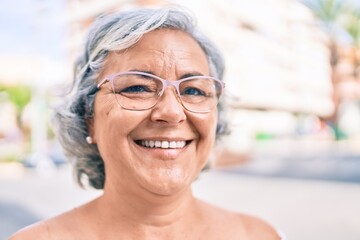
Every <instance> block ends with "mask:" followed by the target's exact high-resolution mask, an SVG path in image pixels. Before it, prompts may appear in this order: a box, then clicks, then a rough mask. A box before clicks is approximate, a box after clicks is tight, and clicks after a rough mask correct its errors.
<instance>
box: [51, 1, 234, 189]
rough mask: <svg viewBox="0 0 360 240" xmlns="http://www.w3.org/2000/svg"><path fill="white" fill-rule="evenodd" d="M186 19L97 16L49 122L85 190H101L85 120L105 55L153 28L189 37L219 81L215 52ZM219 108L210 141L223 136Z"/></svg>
mask: <svg viewBox="0 0 360 240" xmlns="http://www.w3.org/2000/svg"><path fill="white" fill-rule="evenodd" d="M195 25H196V24H195V22H194V20H193V18H192V17H191V15H190V14H188V13H187V12H186V11H184V10H183V9H179V8H174V7H165V8H159V9H145V8H144V9H137V10H132V11H126V12H115V13H110V14H107V15H103V16H100V17H98V18H97V19H96V21H95V22H94V23H93V25H92V27H91V28H90V31H89V34H88V38H87V42H86V44H85V49H84V50H85V51H84V53H83V54H82V55H81V56H80V58H79V59H78V61H77V62H76V63H75V73H74V77H75V80H74V82H73V84H72V88H71V91H70V92H69V94H67V96H66V99H65V101H64V103H63V104H62V105H60V106H58V107H57V108H56V109H55V113H54V117H53V120H54V121H53V123H54V129H55V132H56V133H57V136H58V139H59V142H60V143H61V145H62V147H63V149H64V152H65V155H66V156H67V157H68V158H69V160H70V162H71V163H72V164H73V167H74V173H75V175H76V178H77V181H78V183H79V184H80V185H81V186H83V184H82V178H83V177H84V176H85V177H87V179H88V183H89V184H90V186H92V187H94V188H96V189H102V188H103V187H104V182H105V168H104V161H103V159H102V157H101V156H100V153H99V150H98V148H97V146H96V145H95V144H88V143H87V142H86V140H85V139H86V137H87V136H88V135H89V132H88V127H87V121H88V120H89V119H91V118H92V117H93V109H94V108H93V107H94V99H95V93H96V90H97V87H96V79H97V78H98V77H99V74H100V73H101V71H102V69H103V67H104V64H105V60H106V57H107V56H108V54H109V53H110V52H113V51H122V50H125V49H127V48H129V47H131V46H133V45H134V44H135V43H137V42H138V41H139V39H140V38H141V37H142V36H143V35H144V34H146V33H148V32H150V31H154V30H156V29H174V30H181V31H184V32H186V33H188V34H189V35H190V36H192V37H193V38H194V39H195V40H196V41H197V42H198V43H199V45H200V46H201V48H202V49H203V51H204V52H205V54H206V55H207V58H208V62H209V66H210V74H211V75H212V76H213V77H216V78H219V79H222V77H223V73H224V62H223V59H222V56H221V54H220V52H219V51H218V49H217V48H216V47H215V46H214V45H213V43H211V41H210V40H209V39H208V38H207V37H205V36H204V35H203V34H201V33H200V32H198V31H197V29H196V28H195ZM223 113H224V109H223V103H222V102H220V103H219V105H218V124H217V129H216V139H219V137H220V136H222V135H224V134H225V133H227V124H226V122H225V120H224V116H223V115H224V114H223Z"/></svg>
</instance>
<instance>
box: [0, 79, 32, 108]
mask: <svg viewBox="0 0 360 240" xmlns="http://www.w3.org/2000/svg"><path fill="white" fill-rule="evenodd" d="M0 92H6V93H8V96H9V99H10V101H11V102H13V103H14V104H15V105H16V107H17V108H18V110H19V111H20V112H21V111H22V110H23V109H24V107H25V106H26V104H28V103H29V102H30V100H31V88H30V87H28V86H24V85H18V86H1V85H0Z"/></svg>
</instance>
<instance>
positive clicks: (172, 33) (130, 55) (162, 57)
mask: <svg viewBox="0 0 360 240" xmlns="http://www.w3.org/2000/svg"><path fill="white" fill-rule="evenodd" d="M134 69H136V70H147V71H155V72H156V71H160V72H158V73H161V72H163V71H171V70H174V71H197V72H201V73H202V74H204V75H205V74H209V64H208V61H207V56H206V54H205V52H204V51H203V50H202V48H201V47H200V45H199V44H198V43H197V42H196V41H195V40H194V39H193V38H192V37H191V36H190V35H189V34H188V33H186V32H183V31H180V30H171V29H160V30H155V31H152V32H149V33H147V34H145V35H144V36H143V37H142V38H141V39H140V40H139V42H137V43H136V44H134V45H133V46H132V47H130V48H128V49H126V50H123V51H121V52H111V53H110V54H109V56H108V57H107V61H106V63H105V68H104V70H105V72H107V73H113V72H115V71H128V70H134Z"/></svg>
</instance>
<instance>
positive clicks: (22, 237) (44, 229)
mask: <svg viewBox="0 0 360 240" xmlns="http://www.w3.org/2000/svg"><path fill="white" fill-rule="evenodd" d="M27 239H29V240H30V239H37V240H45V239H51V238H50V234H49V228H48V225H47V223H46V222H39V223H35V224H33V225H30V226H28V227H25V228H23V229H21V230H19V231H18V232H16V233H15V234H14V235H12V236H11V237H10V238H9V240H27Z"/></svg>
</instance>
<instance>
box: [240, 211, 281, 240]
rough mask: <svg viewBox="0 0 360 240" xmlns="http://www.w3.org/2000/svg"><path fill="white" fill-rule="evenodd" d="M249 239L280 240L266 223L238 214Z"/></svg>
mask: <svg viewBox="0 0 360 240" xmlns="http://www.w3.org/2000/svg"><path fill="white" fill-rule="evenodd" d="M238 217H239V218H241V221H242V223H243V224H244V228H245V229H246V233H247V235H248V237H249V239H268V240H280V239H281V238H280V236H279V234H278V232H277V231H276V230H275V229H274V227H273V226H271V225H270V224H269V223H268V222H266V221H264V220H263V219H260V218H258V217H255V216H251V215H246V214H238Z"/></svg>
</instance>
